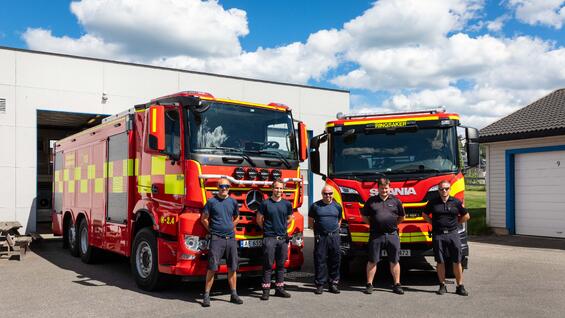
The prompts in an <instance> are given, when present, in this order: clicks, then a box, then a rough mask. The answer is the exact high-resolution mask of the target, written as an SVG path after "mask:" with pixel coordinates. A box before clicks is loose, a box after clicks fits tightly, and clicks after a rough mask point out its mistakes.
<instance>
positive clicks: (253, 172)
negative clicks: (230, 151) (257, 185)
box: [247, 168, 257, 180]
mask: <svg viewBox="0 0 565 318" xmlns="http://www.w3.org/2000/svg"><path fill="white" fill-rule="evenodd" d="M247 176H248V177H249V179H251V180H255V178H257V170H256V169H253V168H249V169H247Z"/></svg>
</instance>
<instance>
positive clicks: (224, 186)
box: [218, 184, 230, 190]
mask: <svg viewBox="0 0 565 318" xmlns="http://www.w3.org/2000/svg"><path fill="white" fill-rule="evenodd" d="M218 188H220V189H222V190H225V189H229V188H230V185H229V184H220V185H218Z"/></svg>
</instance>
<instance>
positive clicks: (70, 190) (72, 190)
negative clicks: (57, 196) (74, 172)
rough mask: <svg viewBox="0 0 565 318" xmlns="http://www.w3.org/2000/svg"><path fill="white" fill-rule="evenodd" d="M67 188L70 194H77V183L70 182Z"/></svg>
mask: <svg viewBox="0 0 565 318" xmlns="http://www.w3.org/2000/svg"><path fill="white" fill-rule="evenodd" d="M67 188H68V190H69V193H74V192H75V182H74V181H73V180H69V181H68V182H67Z"/></svg>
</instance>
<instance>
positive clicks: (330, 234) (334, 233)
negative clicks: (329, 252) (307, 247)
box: [318, 230, 339, 236]
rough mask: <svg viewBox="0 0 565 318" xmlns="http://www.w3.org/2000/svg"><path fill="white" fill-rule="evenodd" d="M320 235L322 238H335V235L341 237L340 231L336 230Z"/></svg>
mask: <svg viewBox="0 0 565 318" xmlns="http://www.w3.org/2000/svg"><path fill="white" fill-rule="evenodd" d="M318 235H321V236H334V235H339V230H335V231H333V232H322V233H320V234H318Z"/></svg>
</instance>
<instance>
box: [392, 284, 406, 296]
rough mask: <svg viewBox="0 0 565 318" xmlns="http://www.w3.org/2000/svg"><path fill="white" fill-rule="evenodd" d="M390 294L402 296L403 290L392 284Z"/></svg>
mask: <svg viewBox="0 0 565 318" xmlns="http://www.w3.org/2000/svg"><path fill="white" fill-rule="evenodd" d="M392 292H393V293H395V294H398V295H404V289H402V286H400V284H394V285H393V286H392Z"/></svg>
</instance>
